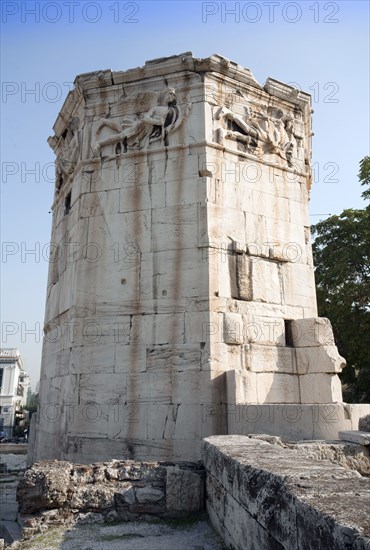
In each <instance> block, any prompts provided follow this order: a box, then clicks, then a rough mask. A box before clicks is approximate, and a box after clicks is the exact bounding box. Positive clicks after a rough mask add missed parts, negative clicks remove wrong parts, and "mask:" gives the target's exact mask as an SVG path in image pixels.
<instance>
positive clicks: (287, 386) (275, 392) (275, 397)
mask: <svg viewBox="0 0 370 550" xmlns="http://www.w3.org/2000/svg"><path fill="white" fill-rule="evenodd" d="M256 386H257V397H258V399H257V401H256V402H257V403H299V402H300V398H299V383H298V376H296V375H294V374H283V373H280V372H276V373H275V372H263V373H262V372H261V373H256ZM305 402H306V401H305Z"/></svg>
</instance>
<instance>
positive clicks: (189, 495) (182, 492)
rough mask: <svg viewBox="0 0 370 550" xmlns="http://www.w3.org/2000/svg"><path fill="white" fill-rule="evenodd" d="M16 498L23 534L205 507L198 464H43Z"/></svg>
mask: <svg viewBox="0 0 370 550" xmlns="http://www.w3.org/2000/svg"><path fill="white" fill-rule="evenodd" d="M17 499H18V502H19V510H20V513H21V523H22V528H23V535H24V536H27V537H28V536H31V535H33V534H35V533H37V532H40V531H42V530H45V529H47V528H48V526H51V525H60V524H73V523H74V522H78V523H101V522H107V521H113V520H115V519H119V520H121V521H128V520H133V519H140V518H141V517H147V516H149V515H154V516H160V517H164V516H166V515H167V516H168V515H169V516H171V517H172V516H173V515H175V516H180V517H181V516H184V515H187V514H189V513H190V512H193V511H200V510H202V509H203V508H204V469H203V467H202V465H201V464H200V463H179V464H177V465H176V466H174V465H173V464H171V463H162V464H160V463H158V462H147V463H141V462H135V461H127V462H124V461H118V460H114V461H110V462H105V463H96V464H90V465H80V464H71V463H69V462H58V461H52V462H39V463H35V464H34V465H33V466H32V467H31V468H29V469H28V470H27V471H26V474H25V477H24V479H22V481H21V483H20V484H19V486H18V490H17Z"/></svg>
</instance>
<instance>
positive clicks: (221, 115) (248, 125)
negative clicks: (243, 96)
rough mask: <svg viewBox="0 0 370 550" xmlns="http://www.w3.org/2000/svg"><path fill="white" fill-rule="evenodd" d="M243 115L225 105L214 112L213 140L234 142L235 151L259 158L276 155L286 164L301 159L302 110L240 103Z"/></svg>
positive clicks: (302, 146)
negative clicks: (285, 109)
mask: <svg viewBox="0 0 370 550" xmlns="http://www.w3.org/2000/svg"><path fill="white" fill-rule="evenodd" d="M243 109H244V114H240V107H239V109H238V111H239V112H238V113H237V112H235V111H234V110H233V109H230V108H229V107H228V106H221V107H218V108H217V109H216V111H215V116H214V119H215V130H216V131H215V139H216V142H217V143H219V144H220V145H224V144H226V143H227V141H234V142H236V144H237V146H238V150H242V151H244V152H246V153H249V154H252V155H255V156H257V157H263V156H265V155H276V156H277V157H278V159H281V161H283V162H284V163H285V164H286V165H287V166H289V167H295V165H296V164H297V163H299V164H301V162H304V160H305V158H304V157H305V153H304V130H303V123H302V113H301V111H300V110H299V109H298V108H297V109H295V110H294V111H292V112H289V111H284V110H283V109H282V108H278V107H272V106H267V105H265V106H263V105H261V106H253V107H252V106H250V105H248V106H244V107H243Z"/></svg>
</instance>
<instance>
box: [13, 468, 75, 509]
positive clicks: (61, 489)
mask: <svg viewBox="0 0 370 550" xmlns="http://www.w3.org/2000/svg"><path fill="white" fill-rule="evenodd" d="M71 469H72V465H71V464H69V463H68V462H57V461H55V462H50V463H45V462H44V463H40V464H37V463H36V464H35V465H34V468H32V469H28V470H27V471H26V473H25V475H24V477H23V478H22V479H21V481H20V482H19V485H18V488H17V499H18V502H19V503H20V511H21V512H22V513H27V514H29V513H32V512H38V511H39V510H41V509H43V508H44V509H45V508H56V507H57V506H63V505H64V504H65V503H66V502H67V501H69V498H70V494H71V477H70V474H71Z"/></svg>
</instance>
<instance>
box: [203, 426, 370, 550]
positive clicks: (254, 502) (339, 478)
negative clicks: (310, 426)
mask: <svg viewBox="0 0 370 550" xmlns="http://www.w3.org/2000/svg"><path fill="white" fill-rule="evenodd" d="M269 441H270V442H269ZM305 445H307V444H305ZM315 445H316V446H315V447H313V448H312V449H309V448H308V447H306V446H305V447H303V448H301V449H299V446H297V448H296V449H292V448H286V447H285V446H284V445H282V444H281V442H279V440H276V438H271V437H270V438H269V437H267V438H265V440H258V439H255V438H253V439H251V438H248V437H240V436H229V437H224V436H219V437H209V438H207V439H206V440H205V442H204V444H203V460H204V465H205V468H206V471H207V482H206V493H207V496H206V504H207V510H208V513H209V515H210V518H211V521H212V523H213V526H214V527H215V528H216V530H217V531H218V532H219V533H220V535H221V536H222V537H223V539H224V541H225V543H226V545H227V547H228V548H232V549H233V550H255V549H256V548H261V549H262V548H263V549H264V550H269V549H271V550H277V549H281V550H283V549H284V550H297V549H299V550H317V549H319V548H320V549H329V548H330V549H331V548H333V549H334V548H335V549H336V550H345V549H348V548H351V549H353V550H354V549H356V550H365V549H366V550H369V549H370V522H369V516H368V505H369V499H370V480H369V479H368V478H365V477H362V476H361V475H360V474H359V473H358V472H357V471H354V470H351V469H348V466H349V464H348V463H347V464H346V466H347V468H345V467H343V466H339V465H338V464H336V462H337V459H338V456H337V457H336V458H335V454H336V452H335V449H333V448H329V449H327V450H326V451H324V450H323V449H321V450H320V449H319V448H318V446H317V445H318V444H317V443H316V444H315ZM322 446H325V443H324V442H323V443H322ZM339 454H340V453H339ZM343 454H346V452H343V453H342V455H343ZM349 454H351V453H349ZM319 456H321V458H325V459H326V460H318V458H319ZM363 458H365V461H366V460H368V459H367V458H366V457H363ZM328 459H330V461H329V460H328ZM360 462H362V459H361V458H360ZM352 465H353V463H352Z"/></svg>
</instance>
